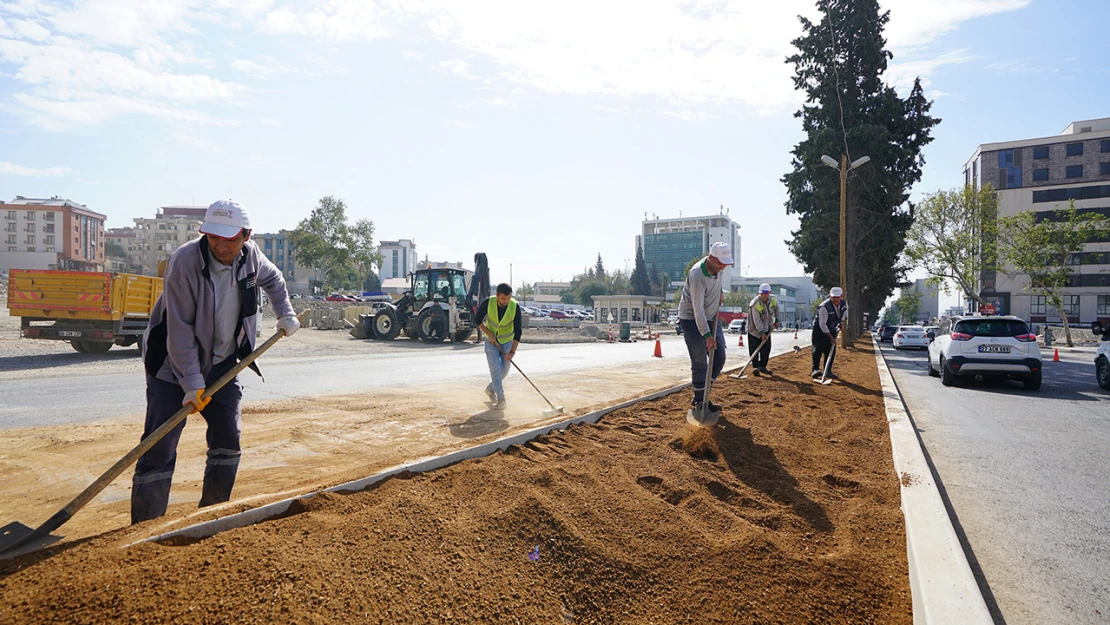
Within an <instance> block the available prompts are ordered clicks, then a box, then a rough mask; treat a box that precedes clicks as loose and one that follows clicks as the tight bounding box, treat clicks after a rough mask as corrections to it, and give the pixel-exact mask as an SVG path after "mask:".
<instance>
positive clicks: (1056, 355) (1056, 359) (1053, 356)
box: [1052, 349, 1060, 362]
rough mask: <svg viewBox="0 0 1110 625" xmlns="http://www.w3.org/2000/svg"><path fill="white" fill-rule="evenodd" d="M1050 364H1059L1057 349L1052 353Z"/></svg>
mask: <svg viewBox="0 0 1110 625" xmlns="http://www.w3.org/2000/svg"><path fill="white" fill-rule="evenodd" d="M1052 362H1060V350H1058V349H1057V350H1055V351H1053V352H1052Z"/></svg>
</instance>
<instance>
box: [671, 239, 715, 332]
mask: <svg viewBox="0 0 1110 625" xmlns="http://www.w3.org/2000/svg"><path fill="white" fill-rule="evenodd" d="M708 258H709V257H708V256H706V257H705V258H703V259H701V260H700V261H698V262H696V263H694V266H693V267H690V273H689V274H688V275H687V276H686V286H684V287H682V301H680V302H679V303H678V318H679V319H687V320H689V319H693V320H694V321H696V322H697V323H698V332H699V333H700V334H701V335H702V336H711V335H712V329H711V328H710V327H709V323H710V321H711V320H713V319H716V318H717V313H718V312H719V311H720V310H721V299H722V298H723V297H724V294H723V293H722V292H721V275H720V274H717V275H715V276H711V275H709V267H708V266H707V265H706V261H707V260H708Z"/></svg>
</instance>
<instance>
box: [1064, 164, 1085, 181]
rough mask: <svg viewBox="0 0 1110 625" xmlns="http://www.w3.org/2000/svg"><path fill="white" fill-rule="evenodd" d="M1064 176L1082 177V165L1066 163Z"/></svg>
mask: <svg viewBox="0 0 1110 625" xmlns="http://www.w3.org/2000/svg"><path fill="white" fill-rule="evenodd" d="M1064 177H1065V178H1082V177H1083V166H1082V165H1068V168H1067V171H1066V173H1065V174H1064Z"/></svg>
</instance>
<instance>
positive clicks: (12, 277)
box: [8, 269, 162, 354]
mask: <svg viewBox="0 0 1110 625" xmlns="http://www.w3.org/2000/svg"><path fill="white" fill-rule="evenodd" d="M161 294H162V279H161V278H155V277H152V276H139V275H134V274H129V273H107V272H86V271H60V270H52V269H12V270H11V272H10V273H9V276H8V310H9V313H10V314H11V316H13V317H22V319H21V322H20V336H23V337H24V338H32V339H51V340H57V341H69V343H70V344H71V345H72V346H73V349H75V350H77V351H79V352H82V353H90V354H103V353H105V352H107V351H108V350H109V349H112V346H113V345H120V346H123V347H126V346H128V345H134V344H135V343H137V342H138V341H139V340H141V339H142V336H143V331H144V330H146V325H147V321H149V319H150V311H151V309H153V308H154V302H155V301H157V300H158V296H159V295H161Z"/></svg>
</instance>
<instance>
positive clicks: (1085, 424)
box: [882, 343, 1110, 625]
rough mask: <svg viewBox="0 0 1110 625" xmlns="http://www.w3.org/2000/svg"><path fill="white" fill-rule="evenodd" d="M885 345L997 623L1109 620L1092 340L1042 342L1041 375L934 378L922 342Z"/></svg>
mask: <svg viewBox="0 0 1110 625" xmlns="http://www.w3.org/2000/svg"><path fill="white" fill-rule="evenodd" d="M882 352H883V355H884V357H885V358H886V361H887V363H888V365H889V366H890V369H891V373H892V374H893V375H894V380H895V382H896V383H897V385H898V388H899V391H900V392H901V393H902V396H903V399H904V401H905V403H906V406H907V408H908V410H909V412H910V415H911V417H912V418H913V420H914V424H915V425H916V427H917V431H918V434H919V436H920V437H921V440H922V441H923V443H924V445H925V449H926V451H927V453H928V456H929V459H930V461H931V463H932V464H933V466H934V470H935V472H936V473H937V477H938V482H939V483H940V484H941V485H942V493H944V494H945V495H946V497H947V499H948V502H949V504H950V513H951V514H952V516H953V520H954V521H955V525H956V528H957V531H958V532H959V533H960V534H961V539H962V540H964V542H965V548H966V549H967V551H968V555H969V560H970V561H971V563H972V568H973V570H975V572H976V575H977V577H978V578H979V582H980V585H981V586H982V587H983V589H984V594H985V595H986V597H987V601H988V605H990V607H991V609H992V612H993V613H994V616H995V619H996V622H999V623H1006V624H1008V625H1018V624H1030V625H1032V624H1042V623H1076V624H1083V623H1092V624H1094V623H1107V622H1108V621H1110V581H1108V580H1110V576H1107V574H1106V562H1107V561H1108V560H1110V484H1108V483H1107V480H1106V476H1107V475H1110V454H1107V449H1110V392H1107V391H1103V390H1102V389H1100V388H1099V387H1098V384H1097V383H1096V381H1095V373H1094V372H1095V367H1094V349H1093V348H1083V349H1076V350H1061V353H1060V358H1061V361H1060V362H1056V363H1054V362H1051V360H1052V352H1050V351H1047V350H1046V351H1045V352H1044V356H1045V363H1044V383H1043V386H1042V388H1041V389H1040V390H1037V391H1027V390H1024V389H1023V388H1022V385H1021V383H1020V382H1015V381H1005V380H984V381H983V382H975V381H974V380H970V379H960V380H959V381H958V382H957V384H956V385H955V386H951V387H945V386H943V385H941V383H940V381H939V380H938V379H937V378H932V377H929V375H928V372H927V367H928V365H927V355H926V352H925V351H924V350H920V351H917V350H909V351H896V350H894V349H892V347H891V345H890V343H884V344H883V349H882Z"/></svg>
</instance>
